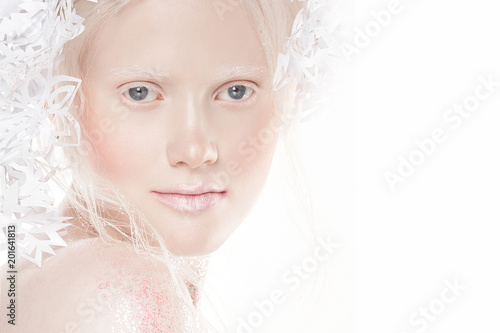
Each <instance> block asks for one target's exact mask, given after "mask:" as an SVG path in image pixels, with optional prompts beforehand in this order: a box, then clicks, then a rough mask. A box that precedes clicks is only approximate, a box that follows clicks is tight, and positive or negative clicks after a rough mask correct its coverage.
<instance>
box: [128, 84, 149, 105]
mask: <svg viewBox="0 0 500 333" xmlns="http://www.w3.org/2000/svg"><path fill="white" fill-rule="evenodd" d="M148 93H149V89H148V88H146V87H132V88H130V89H129V90H128V95H129V96H130V98H132V99H133V100H134V101H138V102H140V101H143V100H145V99H146V97H148Z"/></svg>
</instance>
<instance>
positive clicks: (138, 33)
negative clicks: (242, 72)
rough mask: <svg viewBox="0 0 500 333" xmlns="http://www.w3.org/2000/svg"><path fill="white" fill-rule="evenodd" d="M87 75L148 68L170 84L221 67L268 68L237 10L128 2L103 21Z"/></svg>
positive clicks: (192, 0) (187, 0)
mask: <svg viewBox="0 0 500 333" xmlns="http://www.w3.org/2000/svg"><path fill="white" fill-rule="evenodd" d="M93 48H94V50H95V54H96V55H95V57H94V58H93V60H92V65H91V70H94V71H97V72H102V71H109V70H112V69H113V68H118V67H122V68H123V67H129V66H130V67H135V68H136V67H141V66H147V67H148V68H153V69H155V70H158V71H163V72H168V73H169V75H171V76H172V78H173V79H182V78H184V79H186V78H189V77H190V76H193V75H195V76H196V78H197V79H199V78H200V74H203V73H207V75H211V74H215V73H212V72H213V71H215V70H216V68H219V67H220V66H221V65H224V66H232V65H234V66H241V65H249V66H261V67H267V65H266V59H265V52H264V49H263V47H262V44H261V42H260V39H259V36H258V34H257V31H256V29H255V28H254V26H253V24H252V22H251V19H250V17H249V16H248V15H247V14H246V13H245V12H244V10H243V8H241V7H240V6H239V5H237V6H235V7H232V9H231V10H229V11H227V12H225V13H224V16H223V18H221V16H220V15H219V14H218V13H217V9H216V7H215V6H214V5H213V1H202V0H182V1H178V0H147V1H137V0H136V1H132V2H131V3H130V4H128V5H126V6H125V7H124V8H122V10H121V11H120V12H119V13H117V14H116V15H115V16H113V17H112V18H110V19H109V20H107V22H106V23H105V24H104V26H103V28H102V29H101V30H100V32H99V35H98V37H97V38H96V40H95V42H94V45H93Z"/></svg>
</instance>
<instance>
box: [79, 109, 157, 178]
mask: <svg viewBox="0 0 500 333" xmlns="http://www.w3.org/2000/svg"><path fill="white" fill-rule="evenodd" d="M92 118H93V120H92V122H90V123H88V124H87V126H86V129H87V131H88V134H89V137H90V140H91V141H92V143H93V146H94V147H95V157H94V161H95V163H94V165H95V166H96V168H97V170H99V173H101V174H102V175H104V176H106V177H107V178H110V179H114V180H120V179H127V177H129V176H130V175H131V174H137V173H138V172H139V171H140V170H141V169H142V168H144V163H145V162H147V161H148V150H147V149H145V147H150V145H151V141H150V139H149V138H147V137H145V135H144V133H139V129H138V128H137V126H135V125H134V124H133V122H132V123H130V122H129V121H127V119H124V120H121V119H119V118H117V117H116V116H115V115H114V114H112V113H110V112H102V110H96V111H95V112H94V113H93V117H92ZM102 124H112V125H111V126H109V127H104V126H102Z"/></svg>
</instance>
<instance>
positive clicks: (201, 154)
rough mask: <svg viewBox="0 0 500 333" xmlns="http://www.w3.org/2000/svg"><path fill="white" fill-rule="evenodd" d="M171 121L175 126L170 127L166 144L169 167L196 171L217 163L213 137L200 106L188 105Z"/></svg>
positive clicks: (216, 151) (204, 112) (216, 150)
mask: <svg viewBox="0 0 500 333" xmlns="http://www.w3.org/2000/svg"><path fill="white" fill-rule="evenodd" d="M185 105H186V104H185ZM172 120H173V121H174V122H175V123H176V124H175V126H171V127H170V128H171V131H169V132H170V135H169V140H168V143H167V158H168V161H169V163H170V165H171V166H173V167H180V166H187V167H189V168H191V169H196V168H200V167H204V166H206V165H210V164H213V163H215V162H216V161H217V159H218V149H217V145H216V142H215V136H214V133H213V132H212V131H211V128H210V125H209V123H208V121H207V119H206V111H205V110H204V109H203V108H202V107H201V106H200V105H198V106H196V107H194V105H193V103H188V104H187V107H184V108H182V109H181V110H179V114H177V115H176V117H175V119H172Z"/></svg>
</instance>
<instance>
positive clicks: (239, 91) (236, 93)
mask: <svg viewBox="0 0 500 333" xmlns="http://www.w3.org/2000/svg"><path fill="white" fill-rule="evenodd" d="M246 91H247V88H246V87H245V86H232V87H230V88H229V89H227V93H228V94H229V97H231V98H233V99H242V98H243V96H245V92H246Z"/></svg>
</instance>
